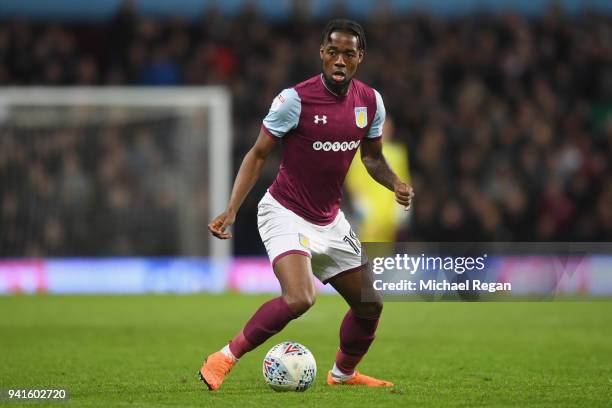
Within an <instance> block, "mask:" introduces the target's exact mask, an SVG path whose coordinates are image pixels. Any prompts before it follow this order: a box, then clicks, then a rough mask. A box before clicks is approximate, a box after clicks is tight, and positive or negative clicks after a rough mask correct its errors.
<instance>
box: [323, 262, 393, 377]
mask: <svg viewBox="0 0 612 408" xmlns="http://www.w3.org/2000/svg"><path fill="white" fill-rule="evenodd" d="M364 279H366V280H369V279H370V278H369V276H368V275H367V274H365V273H363V272H362V271H361V270H356V271H351V272H347V273H343V274H340V275H338V276H336V277H334V278H332V279H331V280H330V281H329V283H330V284H331V285H332V286H333V287H334V289H336V290H337V291H338V293H340V294H341V295H342V297H343V298H344V300H346V302H347V303H348V304H349V306H350V309H349V311H348V312H347V313H346V315H345V316H344V320H343V321H342V325H341V326H340V348H339V349H338V352H337V354H336V362H335V364H334V367H333V369H332V370H331V371H330V372H329V374H328V376H327V383H328V384H329V385H365V386H369V387H391V386H393V383H391V382H389V381H384V380H379V379H376V378H373V377H369V376H367V375H364V374H361V373H359V372H358V371H357V370H355V367H356V366H357V364H359V362H360V361H361V359H362V358H363V356H364V355H365V354H366V353H367V351H368V349H369V348H370V344H372V342H373V341H374V335H375V333H376V327H377V326H378V320H379V318H380V314H381V313H382V309H383V303H382V299H381V298H380V296H379V295H378V294H377V295H376V296H377V298H376V299H374V301H372V302H364V301H363V300H362V298H361V288H362V287H363V286H362V285H363V284H367V282H363V280H364Z"/></svg>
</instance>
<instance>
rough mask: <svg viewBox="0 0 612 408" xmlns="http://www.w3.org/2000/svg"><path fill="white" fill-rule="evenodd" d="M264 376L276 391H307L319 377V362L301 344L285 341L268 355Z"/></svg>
mask: <svg viewBox="0 0 612 408" xmlns="http://www.w3.org/2000/svg"><path fill="white" fill-rule="evenodd" d="M263 376H264V378H265V380H266V383H267V384H268V385H269V386H270V388H272V389H273V390H274V391H306V390H307V389H308V388H309V387H310V386H311V385H312V383H313V382H314V380H315V377H316V376H317V362H316V361H315V359H314V356H313V355H312V353H311V352H310V350H308V349H307V348H306V347H304V346H302V345H301V344H300V343H296V342H294V341H285V342H283V343H280V344H277V345H276V346H274V347H272V348H271V349H270V351H268V354H266V357H265V358H264V361H263Z"/></svg>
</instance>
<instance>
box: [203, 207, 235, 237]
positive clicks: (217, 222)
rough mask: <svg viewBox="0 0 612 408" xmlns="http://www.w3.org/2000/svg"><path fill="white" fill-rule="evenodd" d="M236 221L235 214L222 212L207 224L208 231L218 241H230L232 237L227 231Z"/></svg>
mask: <svg viewBox="0 0 612 408" xmlns="http://www.w3.org/2000/svg"><path fill="white" fill-rule="evenodd" d="M234 221H236V214H233V213H230V212H228V211H225V212H222V213H221V214H219V215H217V216H216V217H215V219H213V220H212V221H211V222H210V224H208V230H209V231H210V233H211V234H213V235H214V236H215V237H217V238H219V239H230V238H231V237H232V236H233V235H232V233H231V232H228V231H227V229H228V228H229V227H231V226H232V225H233V224H234Z"/></svg>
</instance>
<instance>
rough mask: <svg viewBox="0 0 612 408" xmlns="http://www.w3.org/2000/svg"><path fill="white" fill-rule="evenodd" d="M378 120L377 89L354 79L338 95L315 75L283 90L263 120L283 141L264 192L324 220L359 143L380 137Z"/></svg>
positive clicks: (381, 116) (334, 208)
mask: <svg viewBox="0 0 612 408" xmlns="http://www.w3.org/2000/svg"><path fill="white" fill-rule="evenodd" d="M384 121H385V107H384V104H383V101H382V98H381V96H380V94H379V93H378V92H377V91H376V90H374V89H373V88H370V87H369V86H367V85H365V84H364V83H363V82H361V81H358V80H356V79H353V80H352V81H351V84H350V86H349V90H348V93H347V94H346V95H344V96H338V95H335V94H333V93H332V92H331V91H329V90H328V89H327V88H326V87H325V85H324V83H323V78H322V77H321V75H317V76H315V77H312V78H310V79H308V80H306V81H304V82H301V83H300V84H298V85H296V86H294V87H293V88H288V89H285V90H283V91H282V92H281V93H280V94H279V95H278V96H277V97H276V98H274V101H273V102H272V106H271V107H270V111H269V112H268V115H267V116H266V117H265V119H264V120H263V128H264V130H265V132H266V133H267V134H268V135H270V136H271V137H275V138H279V139H282V141H283V145H282V155H283V158H282V162H281V165H280V169H279V172H278V175H277V177H276V179H275V180H274V183H273V184H272V186H271V187H270V189H269V191H270V194H272V196H273V197H274V198H275V199H276V200H277V201H278V202H279V203H281V204H282V205H283V206H284V207H286V208H287V209H289V210H291V211H293V212H294V213H296V214H297V215H299V216H300V217H302V218H304V219H306V220H308V221H310V222H312V223H315V224H318V225H326V224H329V223H330V222H332V221H333V220H334V218H335V217H336V215H337V214H338V210H339V208H340V200H341V198H342V184H343V183H344V178H345V177H346V173H347V172H348V169H349V166H350V164H351V161H352V160H353V157H354V156H355V152H356V151H357V148H358V147H359V144H360V143H361V141H362V140H363V139H364V138H379V137H381V135H382V127H383V124H384Z"/></svg>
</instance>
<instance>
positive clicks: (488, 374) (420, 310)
mask: <svg viewBox="0 0 612 408" xmlns="http://www.w3.org/2000/svg"><path fill="white" fill-rule="evenodd" d="M267 298H269V297H266V296H245V295H237V294H225V295H194V296H154V295H150V296H114V297H113V296H94V297H84V296H78V297H77V296H55V297H54V296H34V297H31V296H9V297H0V388H3V389H7V388H66V389H68V391H69V393H70V400H69V402H67V403H61V402H53V403H48V404H47V405H54V406H58V407H60V406H78V407H88V406H99V407H112V406H123V407H166V406H176V407H217V406H219V407H221V406H228V407H229V406H233V407H267V406H282V407H291V406H297V405H301V406H307V407H347V406H351V407H356V406H361V407H387V406H388V407H404V406H419V407H423V406H437V407H449V406H460V407H478V406H516V407H562V406H568V407H570V406H571V407H574V406H584V407H610V406H612V302H610V301H593V302H542V303H387V304H386V306H385V311H384V313H383V319H382V320H381V325H380V328H379V331H378V337H377V340H376V341H375V342H374V344H373V346H372V348H371V349H370V353H369V354H368V355H367V357H366V358H365V359H364V361H363V362H362V364H361V365H360V368H361V370H362V371H363V372H364V373H367V374H370V375H374V376H380V377H381V378H385V379H389V380H391V381H394V382H395V383H396V387H394V388H393V389H367V388H362V387H329V386H327V385H326V383H325V379H326V375H327V371H328V370H329V368H330V366H331V364H332V362H333V358H334V354H335V351H336V348H337V345H338V326H339V323H340V321H341V319H342V317H343V315H344V312H345V311H346V306H345V304H344V303H343V301H342V300H341V299H340V297H339V296H321V297H319V299H318V300H317V304H316V305H315V306H314V307H313V309H311V310H310V311H309V312H308V313H307V314H306V315H305V316H303V317H301V318H300V319H299V320H297V321H294V322H292V323H291V324H290V325H289V326H288V327H287V328H286V329H285V331H284V332H282V333H281V334H279V335H277V336H275V337H273V338H272V339H271V340H269V341H268V342H267V343H266V344H264V345H263V346H262V347H260V348H259V349H257V350H255V351H254V352H252V353H250V354H248V355H247V356H245V357H244V358H243V359H242V360H241V361H240V363H239V364H238V365H237V366H236V367H235V369H234V371H233V372H232V373H231V375H230V376H229V378H228V379H227V381H226V383H225V384H224V385H223V387H222V388H221V390H219V391H218V392H214V393H213V392H208V391H207V390H205V388H204V387H203V384H201V383H200V381H199V380H197V378H196V372H197V370H198V368H199V366H200V363H201V361H202V359H203V358H204V357H205V355H206V354H207V353H209V352H212V351H216V350H217V349H219V348H220V347H221V346H223V345H224V343H226V342H227V341H228V340H229V339H230V338H231V337H232V336H233V335H234V334H235V332H236V331H237V330H238V329H239V328H240V327H241V326H242V324H243V323H244V321H245V320H246V319H247V318H248V317H249V316H250V315H251V313H252V312H253V311H254V310H255V308H256V307H258V305H259V304H260V303H261V302H262V301H264V300H265V299H267ZM283 340H296V341H299V342H301V343H303V344H304V345H306V346H307V347H309V348H310V350H311V351H312V352H313V353H314V355H315V357H316V359H317V364H318V375H317V379H316V382H315V384H314V385H313V386H312V388H311V389H310V390H308V391H307V392H305V393H275V392H273V391H272V390H270V389H269V388H268V387H267V386H266V385H265V383H264V381H263V377H262V374H261V362H262V359H263V356H264V354H265V353H266V351H267V350H268V349H269V348H270V347H271V346H273V345H274V344H276V343H278V342H281V341H283ZM0 404H3V403H2V402H0ZM4 404H6V405H7V406H13V407H23V406H40V405H41V404H40V403H24V402H16V403H15V402H9V403H6V402H4Z"/></svg>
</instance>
